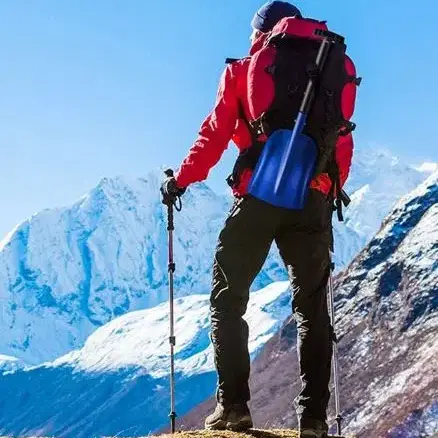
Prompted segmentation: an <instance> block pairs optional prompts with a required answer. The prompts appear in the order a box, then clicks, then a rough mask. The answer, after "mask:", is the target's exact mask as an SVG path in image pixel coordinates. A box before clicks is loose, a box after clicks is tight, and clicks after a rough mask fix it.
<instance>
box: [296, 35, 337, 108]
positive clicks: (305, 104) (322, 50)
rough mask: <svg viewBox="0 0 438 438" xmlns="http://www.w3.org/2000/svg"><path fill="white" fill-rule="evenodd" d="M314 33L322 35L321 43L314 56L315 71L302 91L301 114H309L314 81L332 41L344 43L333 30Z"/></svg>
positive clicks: (313, 95) (320, 71) (322, 65)
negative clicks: (303, 91)
mask: <svg viewBox="0 0 438 438" xmlns="http://www.w3.org/2000/svg"><path fill="white" fill-rule="evenodd" d="M315 35H317V36H321V37H323V40H322V41H321V45H320V47H319V51H318V55H317V56H316V61H315V65H316V71H315V74H314V75H312V76H311V77H310V79H309V82H308V83H307V86H306V91H305V93H304V98H303V101H302V102H301V107H300V112H301V113H303V114H306V115H307V114H309V111H310V109H311V107H312V103H313V99H314V97H315V81H316V80H317V77H318V75H320V74H321V73H322V71H323V69H324V66H325V63H326V61H327V57H328V55H329V53H330V49H331V47H332V44H333V43H340V44H343V43H344V37H342V36H340V35H337V34H335V33H333V32H329V31H323V30H316V31H315Z"/></svg>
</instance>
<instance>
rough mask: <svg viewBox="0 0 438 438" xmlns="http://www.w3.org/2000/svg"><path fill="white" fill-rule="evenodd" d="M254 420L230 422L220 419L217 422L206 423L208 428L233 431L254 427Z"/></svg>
mask: <svg viewBox="0 0 438 438" xmlns="http://www.w3.org/2000/svg"><path fill="white" fill-rule="evenodd" d="M252 427H253V424H252V421H241V422H239V423H230V422H229V421H223V420H219V421H216V423H213V424H209V425H205V429H206V430H231V431H232V432H243V431H245V430H248V429H252Z"/></svg>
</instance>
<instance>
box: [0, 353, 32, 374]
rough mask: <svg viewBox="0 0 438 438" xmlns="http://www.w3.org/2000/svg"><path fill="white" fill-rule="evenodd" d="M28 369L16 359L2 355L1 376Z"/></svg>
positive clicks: (0, 363)
mask: <svg viewBox="0 0 438 438" xmlns="http://www.w3.org/2000/svg"><path fill="white" fill-rule="evenodd" d="M25 367H26V364H25V363H24V362H23V361H21V360H20V359H17V358H16V357H11V356H6V355H4V354H0V374H2V373H4V372H6V371H16V370H19V369H23V368H25Z"/></svg>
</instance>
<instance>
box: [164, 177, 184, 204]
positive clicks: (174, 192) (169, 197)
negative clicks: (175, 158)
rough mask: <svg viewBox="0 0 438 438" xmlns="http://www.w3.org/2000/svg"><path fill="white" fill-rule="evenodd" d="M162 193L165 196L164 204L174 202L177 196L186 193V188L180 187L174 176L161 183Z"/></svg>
mask: <svg viewBox="0 0 438 438" xmlns="http://www.w3.org/2000/svg"><path fill="white" fill-rule="evenodd" d="M160 191H161V195H162V196H163V204H166V205H168V204H173V203H174V202H175V200H176V199H177V198H179V197H180V196H181V195H183V194H184V192H185V191H186V189H185V188H181V187H178V185H177V183H176V180H175V178H174V177H173V176H170V177H168V178H166V180H165V181H164V182H163V184H162V185H161V189H160Z"/></svg>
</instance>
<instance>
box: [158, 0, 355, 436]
mask: <svg viewBox="0 0 438 438" xmlns="http://www.w3.org/2000/svg"><path fill="white" fill-rule="evenodd" d="M286 19H287V20H286ZM293 20H295V21H293ZM280 21H281V22H282V23H285V24H284V26H292V27H293V26H294V25H295V24H294V23H296V25H297V26H299V29H304V30H303V32H304V31H306V32H308V29H309V26H310V27H311V26H314V25H315V23H319V24H318V25H320V26H325V24H324V23H323V22H317V21H315V20H308V19H304V18H303V17H302V15H301V13H300V11H299V10H298V9H297V8H296V7H295V6H293V5H291V4H289V3H287V2H283V1H273V2H269V3H267V4H265V5H264V6H263V7H262V8H261V9H260V10H259V11H258V12H257V13H256V15H255V16H254V19H253V21H252V27H253V34H252V36H251V43H252V47H251V51H250V55H249V56H248V57H247V58H244V59H241V60H234V61H232V62H230V63H229V65H228V66H227V68H226V69H225V72H224V73H223V76H222V79H221V82H220V86H219V91H218V95H217V101H216V105H215V107H214V109H213V110H212V112H211V113H210V115H209V116H208V117H207V119H206V120H205V122H204V123H203V124H202V126H201V129H200V134H199V136H198V138H197V140H196V141H195V143H194V145H193V146H192V148H191V149H190V152H189V154H188V156H187V158H186V159H185V160H184V161H183V163H182V164H181V166H180V168H179V170H178V172H177V173H176V175H175V177H174V178H173V177H172V178H168V179H167V180H166V181H165V182H164V184H163V187H162V190H163V192H164V193H165V194H167V195H171V196H175V197H176V196H180V195H181V194H182V193H184V191H185V188H186V187H188V186H189V185H190V184H192V183H194V182H197V181H203V180H205V179H206V178H207V176H208V173H209V171H210V169H211V168H212V167H213V166H214V165H215V164H216V163H217V162H218V161H219V160H220V158H221V156H222V154H223V152H224V151H225V149H226V148H227V145H228V143H229V142H230V140H233V142H234V143H235V144H236V145H237V147H238V148H239V151H240V156H239V159H238V161H237V163H236V166H235V169H234V171H233V177H232V178H230V182H231V184H230V185H232V188H233V193H234V195H235V197H236V200H235V203H234V205H233V207H232V210H231V212H230V214H229V216H228V218H227V220H226V222H225V226H224V228H223V230H222V231H221V233H220V235H219V241H218V245H217V250H216V255H215V258H214V267H213V284H212V292H211V323H212V331H211V339H212V342H213V346H214V355H215V364H216V369H217V374H218V388H217V407H216V409H215V411H214V413H212V414H211V415H210V416H209V417H207V419H206V421H205V427H206V428H207V429H230V430H246V429H249V428H251V427H252V425H253V423H252V418H251V414H250V411H249V408H248V404H247V403H248V401H249V400H250V390H249V386H248V379H249V375H250V356H249V353H248V325H247V323H246V321H245V320H244V319H243V316H244V314H245V312H246V309H247V303H248V299H249V290H250V286H251V284H252V282H253V280H254V279H255V277H256V276H257V274H258V273H259V271H260V270H261V268H262V266H263V264H264V262H265V259H266V257H267V255H268V252H269V249H270V247H271V244H272V242H273V241H275V243H276V244H277V246H278V248H279V250H280V254H281V257H282V259H283V261H284V264H285V266H286V267H287V269H288V272H289V275H290V279H291V281H293V290H294V292H293V314H294V317H295V320H296V322H297V328H298V353H299V362H300V367H301V379H302V390H301V393H300V395H299V396H298V397H297V399H296V402H295V403H296V408H297V414H298V419H299V427H300V436H301V437H302V438H311V437H313V438H315V437H316V438H322V437H326V436H327V431H328V427H327V424H326V418H327V414H326V411H327V406H328V402H329V397H330V393H329V381H330V370H331V356H332V341H333V337H332V329H331V325H330V319H329V314H328V309H327V298H326V289H327V283H328V278H329V275H330V263H331V261H330V248H331V245H332V228H331V218H332V212H333V201H334V199H335V198H336V194H339V191H340V189H341V187H342V185H343V184H344V183H345V180H346V179H347V176H348V173H349V169H350V164H351V158H352V151H353V141H352V136H351V131H349V132H346V133H344V135H343V136H340V137H339V138H338V139H337V140H336V143H335V158H334V161H335V165H336V169H337V173H336V178H335V179H336V180H333V177H332V174H330V173H329V172H326V173H322V174H320V175H318V176H317V177H315V178H314V179H313V180H312V182H311V184H310V190H309V193H308V197H307V201H306V204H305V208H304V209H303V210H289V209H285V208H280V207H274V206H272V205H270V204H268V203H265V202H263V201H260V200H258V199H256V198H254V197H252V196H250V195H248V194H247V188H248V184H249V181H250V179H251V175H252V171H253V169H254V163H252V164H251V162H250V161H251V160H247V159H246V158H248V157H247V156H248V154H247V152H248V151H253V150H255V145H258V146H260V145H263V143H264V142H265V141H266V139H267V138H268V137H269V132H272V131H273V129H272V130H270V131H269V132H268V130H267V129H265V128H266V125H264V124H263V123H264V122H265V120H263V117H260V118H259V119H258V120H255V117H254V105H253V101H254V100H257V99H258V96H259V95H260V99H262V100H263V99H265V100H266V96H262V94H263V93H264V92H265V91H264V89H252V88H251V87H252V86H253V85H252V82H251V74H252V70H251V65H252V63H251V60H252V59H253V58H254V57H255V56H257V54H258V53H259V51H260V50H261V49H262V48H263V47H266V45H267V42H268V40H269V38H270V37H271V36H272V30H273V29H274V27H275V26H276V25H277V24H278V23H279V22H280ZM285 28H286V27H285ZM299 32H302V30H300V31H299ZM313 34H314V32H313V29H312V35H313ZM300 36H302V35H300ZM353 67H354V66H353ZM269 73H271V72H269ZM353 73H354V74H355V72H353ZM290 91H291V93H293V92H294V90H290ZM344 99H345V96H344V95H343V97H342V100H343V102H344ZM339 100H341V99H340V98H339ZM347 100H348V99H347ZM353 100H354V99H353ZM265 106H266V105H265ZM347 112H348V111H347ZM351 113H352V110H351ZM279 117H280V116H279ZM344 117H345V118H347V117H348V116H344ZM260 120H261V121H262V123H260ZM277 121H278V122H279V123H278V124H277V125H278V126H280V125H281V123H280V121H279V120H277ZM270 122H271V123H273V125H276V119H275V117H274V118H273V122H272V121H270ZM249 155H251V154H249ZM245 157H246V158H245ZM253 158H254V157H253ZM256 158H258V157H256ZM335 185H337V190H335V189H334V188H333V187H334V186H335Z"/></svg>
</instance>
